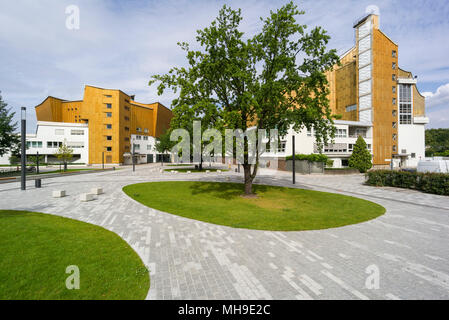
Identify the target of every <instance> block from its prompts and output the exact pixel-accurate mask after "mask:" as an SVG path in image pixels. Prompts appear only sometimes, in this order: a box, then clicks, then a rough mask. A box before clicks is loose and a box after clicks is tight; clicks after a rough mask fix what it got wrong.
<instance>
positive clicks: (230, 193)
mask: <svg viewBox="0 0 449 320" xmlns="http://www.w3.org/2000/svg"><path fill="white" fill-rule="evenodd" d="M244 187H245V185H244V184H243V183H229V182H194V183H193V184H192V185H191V186H190V188H191V189H192V195H199V194H208V195H212V196H213V197H215V198H219V199H223V200H232V199H234V198H236V197H238V196H241V195H242V194H244V190H245V188H244ZM268 188H276V187H271V186H266V185H253V191H255V192H256V193H257V192H265V191H267V190H268Z"/></svg>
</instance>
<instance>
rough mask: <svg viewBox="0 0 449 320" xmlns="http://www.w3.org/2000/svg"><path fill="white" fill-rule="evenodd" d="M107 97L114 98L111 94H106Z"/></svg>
mask: <svg viewBox="0 0 449 320" xmlns="http://www.w3.org/2000/svg"><path fill="white" fill-rule="evenodd" d="M104 96H105V97H106V98H112V96H111V95H110V94H105V95H104Z"/></svg>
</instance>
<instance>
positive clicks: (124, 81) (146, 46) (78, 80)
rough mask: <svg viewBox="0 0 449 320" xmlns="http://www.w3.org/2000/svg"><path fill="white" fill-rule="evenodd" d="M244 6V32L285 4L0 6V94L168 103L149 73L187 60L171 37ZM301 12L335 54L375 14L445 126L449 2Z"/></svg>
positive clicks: (28, 0)
mask: <svg viewBox="0 0 449 320" xmlns="http://www.w3.org/2000/svg"><path fill="white" fill-rule="evenodd" d="M225 3H226V4H228V5H230V6H232V7H233V8H242V11H243V16H244V20H243V22H242V29H243V31H245V32H246V33H247V34H248V35H251V34H253V33H255V32H256V31H257V30H258V28H259V27H260V21H259V17H261V16H262V17H266V16H267V15H268V14H269V11H270V10H275V9H276V8H279V7H280V6H281V5H283V4H285V3H286V1H268V0H267V1H263V0H262V1H261V0H246V1H245V0H243V1H242V0H240V1H211V0H189V1H187V0H184V1H175V0H172V1H143V0H126V1H125V0H123V1H121V0H67V1H66V0H39V1H36V0H14V1H13V0H2V1H0V61H1V62H0V91H2V93H1V94H2V96H3V99H4V100H5V101H6V102H7V103H8V104H9V106H10V107H12V108H13V109H14V110H18V109H19V108H20V106H22V105H23V106H26V107H28V114H27V117H28V119H29V121H28V123H29V126H28V130H29V131H34V129H35V124H36V119H35V113H34V106H36V105H37V104H39V103H40V102H41V101H42V100H44V98H46V97H47V96H48V95H52V96H56V97H60V98H63V99H67V100H76V99H82V94H83V88H84V85H86V84H90V85H95V86H99V87H106V88H114V89H121V90H123V91H125V92H126V93H128V94H135V95H136V99H137V100H138V101H141V102H148V103H149V102H154V101H160V102H162V103H163V104H165V105H166V106H170V102H171V100H172V98H173V95H172V94H170V93H167V94H165V95H163V96H161V97H158V96H157V94H156V90H155V88H154V87H153V88H150V87H148V85H147V84H148V80H149V79H150V77H151V75H153V74H159V73H165V72H167V71H168V69H169V68H170V67H172V66H181V65H184V63H185V58H184V55H183V52H182V51H181V50H180V49H179V48H178V47H177V45H176V43H177V42H178V41H187V42H189V43H191V44H193V43H194V39H195V34H196V30H198V29H201V28H204V27H206V26H208V25H209V24H210V22H211V21H212V20H213V19H214V18H215V17H216V15H217V13H218V10H219V9H220V8H221V6H222V5H223V4H225ZM295 3H297V4H299V6H300V8H301V9H303V10H305V11H306V15H304V16H301V18H300V19H301V20H300V22H301V23H305V24H308V25H310V26H315V25H321V26H323V27H324V28H325V29H326V30H327V31H328V33H329V34H330V35H331V37H332V39H331V42H330V44H329V47H330V48H335V49H337V50H338V52H339V53H343V52H344V51H346V50H347V49H349V48H350V47H352V45H353V43H354V31H353V29H352V25H353V22H354V21H355V20H356V19H357V18H359V17H361V16H363V15H364V14H365V10H366V8H367V7H368V6H370V5H374V6H377V7H378V8H379V11H380V24H381V29H382V31H384V32H385V33H386V34H387V35H388V36H389V37H390V38H391V39H393V40H394V41H395V42H396V43H397V44H398V45H399V65H400V67H401V68H403V69H405V70H408V71H412V72H413V73H414V74H416V75H417V76H418V88H419V90H420V91H421V93H423V94H424V95H425V96H426V97H427V99H426V104H427V115H428V116H429V117H430V120H431V123H430V125H429V126H428V127H446V128H447V127H449V59H448V52H449V36H448V31H449V1H446V0H441V1H437V0H419V1H418V0H412V1H410V0H400V1H391V0H389V1H386V0H385V1H373V0H371V1H364V0H354V1H350V0H348V1H344V0H339V1H334V0H304V1H295ZM68 5H77V6H78V7H79V9H80V29H79V30H69V29H67V28H66V19H67V15H66V13H65V9H66V7H67V6H68Z"/></svg>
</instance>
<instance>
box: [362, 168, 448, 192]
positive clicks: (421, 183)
mask: <svg viewBox="0 0 449 320" xmlns="http://www.w3.org/2000/svg"><path fill="white" fill-rule="evenodd" d="M366 183H367V184H369V185H372V186H378V187H383V186H389V187H397V188H407V189H415V190H419V191H423V192H426V193H433V194H439V195H446V196H447V195H449V174H447V173H423V172H406V171H390V170H374V171H370V172H368V173H366Z"/></svg>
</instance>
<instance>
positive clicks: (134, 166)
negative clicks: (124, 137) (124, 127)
mask: <svg viewBox="0 0 449 320" xmlns="http://www.w3.org/2000/svg"><path fill="white" fill-rule="evenodd" d="M134 141H135V140H134V139H133V140H132V143H133V153H132V155H131V156H132V159H133V172H135V171H136V159H135V156H134V154H135V150H136V144H135V143H134Z"/></svg>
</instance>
